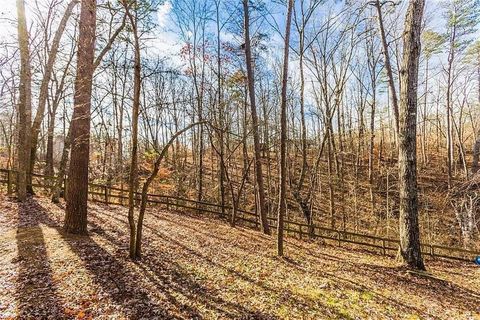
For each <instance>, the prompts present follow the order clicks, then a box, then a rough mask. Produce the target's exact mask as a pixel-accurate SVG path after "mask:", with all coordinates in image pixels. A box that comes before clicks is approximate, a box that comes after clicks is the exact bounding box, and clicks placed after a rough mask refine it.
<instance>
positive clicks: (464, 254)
mask: <svg viewBox="0 0 480 320" xmlns="http://www.w3.org/2000/svg"><path fill="white" fill-rule="evenodd" d="M15 175H16V172H15V171H14V170H7V169H0V184H6V185H7V191H8V193H11V192H13V188H14V185H15ZM33 178H34V179H33V181H32V186H33V187H38V188H44V189H50V188H52V186H53V185H54V181H55V180H56V177H53V176H45V175H41V174H33ZM65 181H66V180H65V179H64V180H63V188H65V187H66V184H65ZM64 191H65V190H64ZM88 194H89V199H90V200H91V201H95V202H101V203H105V204H115V205H126V204H127V203H128V190H127V189H122V188H117V187H113V186H108V185H102V184H96V183H89V189H88ZM140 197H141V194H140V193H138V192H137V193H136V198H137V199H138V200H140ZM148 203H149V204H151V205H164V206H166V208H167V209H170V208H171V207H174V208H179V209H188V210H196V211H201V212H209V213H213V214H216V215H218V216H220V217H222V218H228V217H229V215H228V214H226V213H225V212H228V211H231V210H232V207H230V206H224V208H223V210H222V206H221V205H220V204H215V203H211V202H199V201H195V200H191V199H186V198H181V197H175V196H168V195H160V194H148ZM222 212H223V213H222ZM236 218H237V220H239V221H242V222H243V223H245V224H247V225H248V226H250V227H255V228H259V224H260V222H259V219H258V216H257V215H256V214H255V213H254V212H248V211H245V210H242V209H238V210H237V217H236ZM276 222H277V219H276V218H274V217H268V223H269V225H270V226H271V227H273V228H275V227H276ZM284 230H285V231H286V233H287V234H289V235H294V236H297V237H299V238H308V237H313V238H321V239H324V240H326V241H329V242H333V243H334V244H337V245H338V246H340V245H341V244H342V243H343V244H353V245H357V246H362V247H366V248H370V249H374V250H375V251H378V252H380V253H381V254H383V255H393V254H395V253H396V252H397V251H398V247H399V245H400V243H399V240H397V239H390V238H385V237H377V236H372V235H367V234H362V233H356V232H350V231H344V230H337V229H331V228H325V227H321V226H318V225H314V226H309V225H308V224H304V223H299V222H294V221H287V220H285V227H284ZM309 231H313V233H310V232H309ZM421 250H422V253H423V254H424V255H428V256H432V257H441V258H446V259H455V260H463V261H473V260H474V259H475V257H476V256H480V252H478V251H473V250H467V249H463V248H459V247H449V246H445V245H437V244H429V243H422V244H421Z"/></svg>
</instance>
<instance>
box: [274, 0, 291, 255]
mask: <svg viewBox="0 0 480 320" xmlns="http://www.w3.org/2000/svg"><path fill="white" fill-rule="evenodd" d="M293 1H294V0H289V1H288V7H287V22H286V25H285V47H284V51H283V71H282V94H281V104H280V177H279V181H280V187H279V189H280V192H279V198H278V202H279V204H278V217H277V254H278V256H280V257H282V256H283V254H284V252H283V251H284V250H283V219H284V217H285V214H286V211H287V174H288V173H287V84H288V53H289V49H290V26H291V24H292V9H293Z"/></svg>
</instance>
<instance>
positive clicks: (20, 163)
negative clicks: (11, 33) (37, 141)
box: [17, 0, 32, 201]
mask: <svg viewBox="0 0 480 320" xmlns="http://www.w3.org/2000/svg"><path fill="white" fill-rule="evenodd" d="M17 15H18V44H19V48H20V87H19V103H18V142H17V147H18V149H17V172H18V173H17V197H18V200H20V201H24V200H25V199H26V197H27V187H28V186H27V185H28V178H27V176H28V165H29V163H30V152H29V151H30V143H31V136H30V129H31V122H32V74H31V68H30V51H29V48H28V42H29V39H28V38H29V37H28V29H27V20H26V16H25V2H24V0H17Z"/></svg>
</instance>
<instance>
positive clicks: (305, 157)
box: [0, 0, 480, 319]
mask: <svg viewBox="0 0 480 320" xmlns="http://www.w3.org/2000/svg"><path fill="white" fill-rule="evenodd" d="M12 8H13V7H12ZM14 10H15V14H16V15H15V16H6V15H4V14H2V16H1V23H2V24H4V26H5V30H7V31H6V32H5V34H3V35H2V36H1V37H0V51H1V54H0V76H1V77H0V90H1V91H0V99H1V100H0V169H5V170H4V172H8V179H7V178H6V180H2V181H3V183H2V184H0V192H1V193H3V194H8V195H9V196H10V198H9V199H10V200H8V201H13V200H12V199H14V200H15V201H18V202H19V204H18V206H19V207H18V208H23V207H22V206H27V207H28V208H30V207H31V208H33V209H32V210H33V211H35V210H36V211H38V210H39V208H38V206H39V205H37V207H35V206H32V205H31V203H32V201H37V200H35V199H39V200H38V201H40V203H41V204H42V205H40V207H41V206H44V204H45V203H47V202H48V203H49V202H52V204H49V205H48V206H47V207H48V208H50V207H49V206H52V208H54V209H52V212H54V213H52V214H53V215H54V218H52V217H50V218H48V219H50V220H48V221H50V222H49V223H47V225H49V226H50V228H51V227H52V226H53V225H54V226H56V227H55V228H58V229H59V230H61V232H62V237H66V236H72V237H77V236H78V237H80V239H82V237H86V238H85V239H90V238H89V237H90V236H91V235H92V230H97V228H100V227H101V226H98V227H97V224H101V223H102V222H101V221H102V219H100V214H99V213H98V211H99V210H100V209H98V207H95V209H94V211H95V212H96V213H95V214H94V218H93V219H94V221H95V223H94V224H95V226H93V225H92V223H93V222H91V219H92V217H91V213H90V211H91V210H92V205H91V204H89V199H90V195H89V192H91V191H92V190H89V183H90V184H98V185H104V186H106V187H105V197H106V198H108V194H107V193H108V192H109V191H108V190H109V189H107V188H111V190H116V189H118V190H122V191H121V192H122V196H123V195H124V196H125V201H123V200H124V199H123V198H122V199H121V200H122V202H121V204H123V205H125V206H127V208H126V209H125V210H123V209H121V210H120V209H118V208H117V209H115V207H114V206H112V207H110V206H105V207H102V208H101V210H104V211H105V212H106V214H107V215H108V212H109V210H112V212H116V211H115V210H119V211H118V212H121V214H122V216H121V218H119V219H121V220H122V223H121V224H119V223H118V222H115V223H113V224H112V220H111V218H108V219H107V220H108V221H109V222H108V223H107V222H105V223H106V224H105V228H107V227H106V226H107V225H108V228H113V227H112V226H114V227H115V228H119V229H118V230H120V231H118V235H119V238H118V239H117V240H116V241H113V242H112V243H115V245H114V247H117V248H121V249H119V250H120V253H119V254H120V255H121V256H122V257H123V256H124V257H125V258H122V259H123V260H122V261H123V262H122V263H129V261H134V262H135V263H137V264H138V265H139V266H141V265H143V264H145V263H150V262H151V259H153V257H154V256H155V253H154V250H160V251H162V247H157V244H156V243H155V240H154V239H155V235H154V234H152V230H154V229H155V228H158V227H160V228H163V227H165V228H168V230H171V232H180V229H178V228H177V227H174V226H173V225H171V224H170V222H168V223H167V225H165V224H162V223H159V222H158V221H161V220H162V213H161V212H160V213H158V212H156V211H155V212H153V211H152V210H153V209H152V208H150V205H149V204H150V203H151V202H149V201H150V200H149V199H152V198H153V197H154V195H164V196H171V197H174V198H178V199H180V200H181V199H184V200H185V201H190V203H193V204H194V208H191V209H190V211H189V212H188V215H190V214H195V215H198V217H200V218H199V219H200V220H199V221H201V219H202V218H201V217H208V218H205V219H210V218H211V217H213V218H214V219H215V220H208V223H205V224H203V223H201V222H197V223H199V225H202V226H204V227H205V228H211V227H212V226H213V225H215V224H217V225H221V227H218V228H221V230H222V231H221V232H223V233H220V234H218V236H219V237H222V236H223V235H225V237H226V239H228V241H235V240H234V235H237V233H238V232H239V231H238V230H242V229H241V228H244V227H245V226H246V224H245V222H244V221H243V220H242V217H243V216H242V212H252V213H254V218H255V221H256V224H255V225H256V227H255V228H256V229H258V231H260V232H261V233H263V234H260V233H259V234H258V236H259V237H261V239H260V240H258V241H259V242H258V243H256V241H257V240H256V239H255V237H254V236H253V233H251V234H252V236H250V235H251V234H250V233H249V236H248V237H249V238H248V241H247V240H245V239H244V240H242V241H241V244H242V245H246V246H248V244H245V243H244V242H245V241H247V242H249V243H251V245H255V246H257V245H258V246H259V247H258V248H259V250H262V252H261V254H262V257H261V258H259V259H260V260H261V261H263V260H262V259H264V258H265V257H264V256H263V255H266V254H267V252H270V251H269V250H271V252H272V256H277V257H278V259H279V260H278V261H283V262H278V263H293V262H289V261H290V260H289V259H299V261H300V260H302V259H304V258H302V257H301V256H300V253H298V252H297V250H306V249H305V247H303V244H302V245H301V246H302V247H301V249H298V248H297V249H296V247H293V245H294V244H292V245H290V242H291V241H289V240H287V241H285V240H286V239H288V238H289V233H288V232H287V231H288V228H289V227H288V226H287V224H286V223H285V221H287V222H292V223H298V224H302V225H305V227H306V229H303V231H305V233H306V234H305V237H303V239H304V240H305V241H306V242H308V244H306V246H310V245H311V244H312V243H313V242H315V241H320V242H321V243H322V244H325V243H324V242H322V240H319V239H317V238H316V233H315V232H316V231H315V230H316V229H315V228H316V227H323V228H328V229H329V230H336V231H338V232H343V233H342V234H343V235H344V237H345V238H344V239H343V240H345V241H348V240H349V238H346V236H345V235H347V234H348V232H351V233H357V234H363V235H366V236H372V237H380V238H388V239H395V240H396V241H398V248H396V252H395V254H394V255H393V256H392V257H390V258H389V259H390V260H391V262H389V263H393V264H396V266H400V267H401V268H402V270H408V272H409V273H408V274H417V273H420V274H424V273H425V270H429V269H430V268H432V270H440V269H441V268H444V266H443V265H442V267H439V265H438V262H436V261H433V260H429V259H426V257H425V250H426V249H424V248H426V247H425V246H426V245H439V246H445V247H453V248H458V249H459V250H464V252H465V255H464V258H465V259H466V260H470V261H472V260H473V259H474V258H475V257H474V256H473V255H471V254H470V253H473V252H477V253H478V252H480V241H479V240H480V229H479V228H480V171H479V168H480V167H479V157H480V120H479V119H480V40H479V39H480V33H479V28H480V2H479V1H478V0H445V1H436V0H408V1H407V0H404V1H380V0H370V1H367V0H362V1H333V0H286V1H262V0H241V1H234V0H206V1H195V0H165V1H162V0H116V1H111V0H102V1H97V0H32V1H30V0H16V6H14ZM7 170H8V171H7ZM11 180H12V181H11ZM7 185H8V187H7ZM4 187H5V188H4ZM124 191H125V193H124ZM5 199H7V198H4V200H5ZM32 199H33V200H32ZM5 201H7V200H5ZM107 202H108V201H107ZM5 203H7V202H5ZM177 203H178V201H177ZM212 204H213V205H216V206H217V207H218V208H219V209H218V210H219V212H217V213H213V214H212V213H208V211H209V210H208V208H210V207H209V206H210V205H212ZM35 208H36V209H35ZM59 208H60V209H59ZM12 210H13V209H12ZM15 210H20V209H15ZM42 210H43V209H42ZM48 210H50V209H48ZM48 210H46V211H48ZM167 210H169V212H168V214H167V213H166V214H165V217H166V218H165V219H167V218H168V219H177V220H178V222H179V223H184V224H188V223H193V224H195V222H194V221H193V220H192V219H193V218H192V217H191V216H188V217H187V218H185V219H186V220H185V222H182V221H183V219H184V218H183V217H182V214H179V215H175V214H172V213H171V212H170V211H172V210H174V209H172V207H170V206H169V207H168V208H167ZM2 214H3V212H1V211H0V215H2ZM10 214H11V213H5V217H10ZM112 214H113V213H112ZM156 214H158V217H156V216H155V215H156ZM22 215H23V218H27V217H28V215H29V212H28V210H26V211H25V212H23V213H22ZM62 215H63V216H62ZM152 215H153V216H155V217H156V218H153V217H152ZM32 216H35V218H32V219H40V220H41V219H47V217H48V213H42V214H41V215H40V214H38V213H32ZM8 219H9V218H5V219H4V220H5V221H7V220H8ZM51 219H53V220H51ZM40 220H38V221H40ZM107 220H105V221H107ZM222 220H224V221H222ZM8 221H9V220H8ZM32 221H33V220H32ZM35 221H37V220H35ZM45 221H47V220H45ZM167 221H170V220H167ZM212 221H214V222H212ZM2 223H3V222H2ZM35 223H39V222H35ZM172 223H173V222H172ZM2 226H3V224H2ZM35 226H36V224H35ZM154 227H155V228H154ZM191 227H195V229H196V228H200V227H199V226H194V225H191ZM5 228H6V229H5V230H8V228H7V227H5ZM228 228H230V229H229V230H232V231H231V232H232V233H231V234H229V233H228V232H227V231H225V230H227V229H228ZM237 229H238V230H237ZM108 230H110V229H108ZM111 230H113V229H111ZM155 230H156V231H157V232H161V230H157V229H155ZM175 230H176V231H175ZM192 230H193V229H192ZM196 230H197V229H196ZM198 230H200V229H198ZM205 230H207V229H205ZM205 230H204V231H205ZM303 231H302V229H301V228H300V233H302V232H303ZM192 232H193V231H192ZM196 232H197V231H195V232H194V234H196V236H198V237H202V236H201V232H200V231H198V234H197V233H196ZM208 232H211V233H212V237H214V238H215V237H216V231H215V230H213V229H212V230H208ZM219 232H220V231H219ZM248 232H251V231H248ZM93 233H95V231H93ZM107 233H108V232H107ZM63 234H64V235H63ZM165 234H166V233H165ZM165 234H164V235H165ZM226 234H229V235H228V236H227V235H226ZM338 235H339V236H338V237H340V233H338ZM27 236H28V234H27V233H25V237H27ZM52 237H53V236H52ZM114 237H115V236H114ZM162 237H163V236H162ZM250 237H251V238H250ZM17 238H18V237H17ZM145 238H146V239H147V240H146V239H145ZM174 238H177V236H174ZM26 239H27V238H26ZM65 239H66V238H65ZM74 239H76V238H74ZM120 239H121V240H122V241H119V240H120ZM232 239H233V240H232ZM177 240H178V239H177ZM45 241H46V240H45ZM59 241H60V240H59ZM86 241H87V240H86ZM88 241H90V240H88ZM189 241H194V239H193V240H192V239H191V240H189ZM226 241H227V240H226ZM292 241H293V240H292ZM295 241H296V240H295ZM118 242H121V243H118ZM175 243H176V242H175ZM191 243H192V242H190V243H189V244H186V246H187V247H186V249H185V248H183V247H181V248H183V249H181V248H180V249H178V248H177V249H176V250H186V252H190V251H189V250H191V249H188V246H189V245H191ZM293 243H297V242H293ZM298 243H300V242H298ZM338 243H340V239H338ZM71 245H72V244H70V246H71ZM212 245H213V244H212ZM214 245H217V244H214ZM229 245H232V243H230V244H229ZM296 245H297V244H295V246H296ZM383 245H384V246H385V242H384V244H383ZM308 248H310V247H308ZM105 250H106V249H105ZM202 250H203V249H202ZM309 250H310V249H309ZM314 250H315V252H317V251H318V252H322V250H331V249H326V248H323V247H322V246H320V247H318V248H316V249H314ZM432 250H433V249H432ZM27 251H28V250H27ZM383 251H384V252H385V248H383ZM162 254H163V253H162ZM205 254H207V253H205ZM331 254H333V253H331ZM342 254H344V253H342ZM430 255H434V254H433V252H430ZM469 255H470V256H469ZM127 257H128V258H127ZM84 258H85V259H88V257H84ZM230 258H231V257H228V259H230ZM357 258H358V257H357ZM265 259H267V258H265ZM282 259H283V260H282ZM305 259H306V260H305V261H310V260H309V259H310V258H308V259H307V258H305ZM359 259H360V260H362V259H363V258H359ZM260 260H259V261H260ZM149 261H150V262H149ZM275 261H277V260H275ZM292 261H293V260H292ZM305 261H303V260H302V261H301V263H306V262H305ZM270 263H271V262H268V264H270ZM272 263H273V262H272ZM387 264H388V263H387ZM87 265H88V264H87ZM214 268H215V267H214ZM385 268H386V269H385V270H388V268H387V267H385ZM439 268H440V269H439ZM166 269H168V270H170V267H166ZM287 269H288V268H287ZM353 269H354V268H352V270H353ZM281 270H282V272H288V271H286V269H283V267H281ZM385 270H384V271H380V272H386V273H388V272H389V271H385ZM441 270H443V269H441ZM132 272H133V271H132ZM135 272H137V271H135ZM312 272H313V271H312ZM315 272H316V271H315ZM349 272H350V271H349ZM432 272H433V271H432ZM439 272H440V271H439ZM442 272H443V271H442ZM465 272H466V271H465ZM367 273H368V272H367ZM425 274H426V273H425ZM466 274H467V272H466ZM477 274H478V271H477ZM426 277H432V275H427V276H426ZM384 280H385V279H383V280H381V281H384ZM272 281H273V280H272ZM359 281H360V280H359ZM379 281H380V280H379ZM395 281H397V280H395ZM416 281H417V280H412V283H415V282H416ZM418 281H420V282H422V281H433V280H418ZM446 281H447V280H446ZM420 282H419V283H420ZM471 284H473V285H478V286H479V287H477V289H479V288H480V284H479V283H478V282H474V281H473V280H472V282H471ZM192 285H193V284H192ZM392 285H398V284H395V283H392ZM418 285H419V287H422V285H423V284H418ZM430 285H432V287H435V285H434V284H433V282H432V283H431V284H430ZM273 286H276V284H274V285H273ZM437 289H438V288H437ZM192 290H193V289H192ZM239 290H240V289H239ZM425 290H426V291H425V292H427V291H428V285H426V287H425ZM438 290H443V289H438ZM451 290H454V289H451ZM473 291H475V289H473ZM425 292H422V293H420V294H424V293H425ZM462 292H463V291H462ZM465 292H466V291H465ZM465 292H464V293H465ZM0 293H1V291H0ZM182 294H184V293H182ZM259 294H260V295H262V294H263V293H259ZM453 294H455V292H454V293H453ZM462 294H463V293H462ZM465 294H466V293H465ZM468 294H473V293H468ZM187 296H188V295H187ZM112 297H113V296H112ZM469 297H470V296H469ZM137 298H138V297H137ZM137 298H136V299H137ZM138 299H141V298H138ZM189 299H193V298H191V297H190V298H189ZM269 299H270V298H269ZM438 299H443V298H438ZM472 299H473V298H472ZM114 300H115V299H114ZM466 301H468V299H467V300H466ZM477 301H478V300H477ZM117 302H118V301H117ZM202 303H203V302H202ZM407 303H408V302H407ZM447 304H451V305H455V304H458V306H459V307H458V308H460V310H461V311H462V312H463V311H466V310H467V311H469V312H473V317H475V315H478V313H476V312H479V311H480V310H478V305H477V309H475V307H472V306H473V304H468V303H465V304H461V303H460V302H454V301H449V302H448V303H447ZM0 307H1V305H0ZM417 307H418V308H419V309H418V310H423V309H422V308H424V306H417ZM218 308H220V309H221V308H222V307H218ZM232 308H233V307H232ZM265 308H266V309H265V310H267V309H268V310H270V309H269V308H270V307H269V306H268V307H265ZM345 308H348V307H345ZM354 309H355V308H354ZM188 310H193V309H188ZM271 310H277V309H275V308H272V309H271ZM271 310H270V311H271ZM278 310H279V309H278ZM278 310H277V311H278ZM311 310H314V309H311ZM315 310H316V309H315ZM399 310H400V309H399ZM130 311H132V310H130ZM277 311H275V312H277ZM337 311H338V310H337ZM404 311H405V310H403V309H402V311H399V313H398V314H391V315H390V316H393V317H394V318H395V317H397V316H398V315H399V314H401V313H402V312H404ZM1 312H2V310H1V309H0V313H1ZM44 312H46V313H47V314H48V310H44ZM132 312H133V311H132ZM138 312H139V313H138V314H140V313H142V312H143V311H142V312H140V311H138ZM145 312H146V311H145ZM152 312H153V311H152ZM189 312H190V311H189ZM231 312H232V313H231V314H223V315H220V318H222V316H223V317H225V318H237V316H240V315H242V316H247V318H249V317H250V318H269V316H267V315H266V314H263V315H262V314H260V313H248V312H246V311H245V310H238V309H235V308H233V309H232V310H231ZM272 312H273V311H272ZM278 312H280V311H278ZM284 312H285V313H284V314H276V317H277V316H278V317H279V318H283V317H286V318H288V317H289V312H288V310H284ZM291 312H292V313H291V314H290V316H292V317H293V318H296V317H300V315H299V314H297V313H294V311H291ZM312 312H314V311H312ZM315 312H316V311H315ZM405 312H406V311H405ZM434 312H440V311H439V310H436V311H434ZM455 312H456V311H455ZM88 314H89V313H88V312H87V315H88ZM134 314H135V312H134V313H132V314H130V316H129V315H126V316H125V317H126V318H137V317H136V316H134ZM313 314H314V313H312V314H310V316H312V318H315V317H314V316H313ZM360 314H362V313H361V312H360ZM90 315H91V316H92V317H95V315H97V316H98V314H96V313H91V314H90ZM144 315H146V316H149V315H150V316H152V315H153V313H150V314H149V313H146V314H144ZM463 315H466V314H465V313H459V314H456V313H452V314H451V316H452V318H455V317H457V316H458V319H460V318H462V316H463ZM84 316H85V315H84ZM216 316H219V315H218V314H217V315H216ZM216 316H214V315H213V314H203V313H201V314H196V313H195V312H193V311H191V313H188V314H175V316H174V314H173V313H172V314H169V315H166V314H164V315H159V317H160V318H162V317H165V318H171V317H173V318H175V317H180V318H182V317H185V318H204V317H205V318H210V317H211V318H215V317H216ZM317 316H318V317H320V318H322V317H324V318H349V316H346V315H345V314H343V313H341V312H340V313H338V314H336V315H332V314H326V313H325V314H321V313H319V314H317ZM363 316H368V315H367V314H363ZM370 316H371V315H370ZM419 316H424V317H427V318H428V317H431V316H433V317H434V318H435V317H439V318H441V317H446V315H442V314H439V313H434V314H428V313H427V314H423V315H422V314H421V312H419ZM467 316H468V314H467ZM272 317H273V316H272ZM374 317H378V318H388V315H387V314H383V316H382V313H380V314H378V315H376V316H374ZM0 318H1V317H0ZM19 318H28V314H23V317H22V315H21V314H20V315H19ZM67 318H68V317H67ZM77 318H78V314H77ZM80 318H82V317H80ZM138 318H140V317H138ZM307 318H308V315H307ZM465 319H466V318H465Z"/></svg>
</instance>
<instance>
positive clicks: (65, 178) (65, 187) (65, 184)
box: [63, 175, 67, 200]
mask: <svg viewBox="0 0 480 320" xmlns="http://www.w3.org/2000/svg"><path fill="white" fill-rule="evenodd" d="M63 199H64V200H67V175H65V176H64V177H63Z"/></svg>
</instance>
